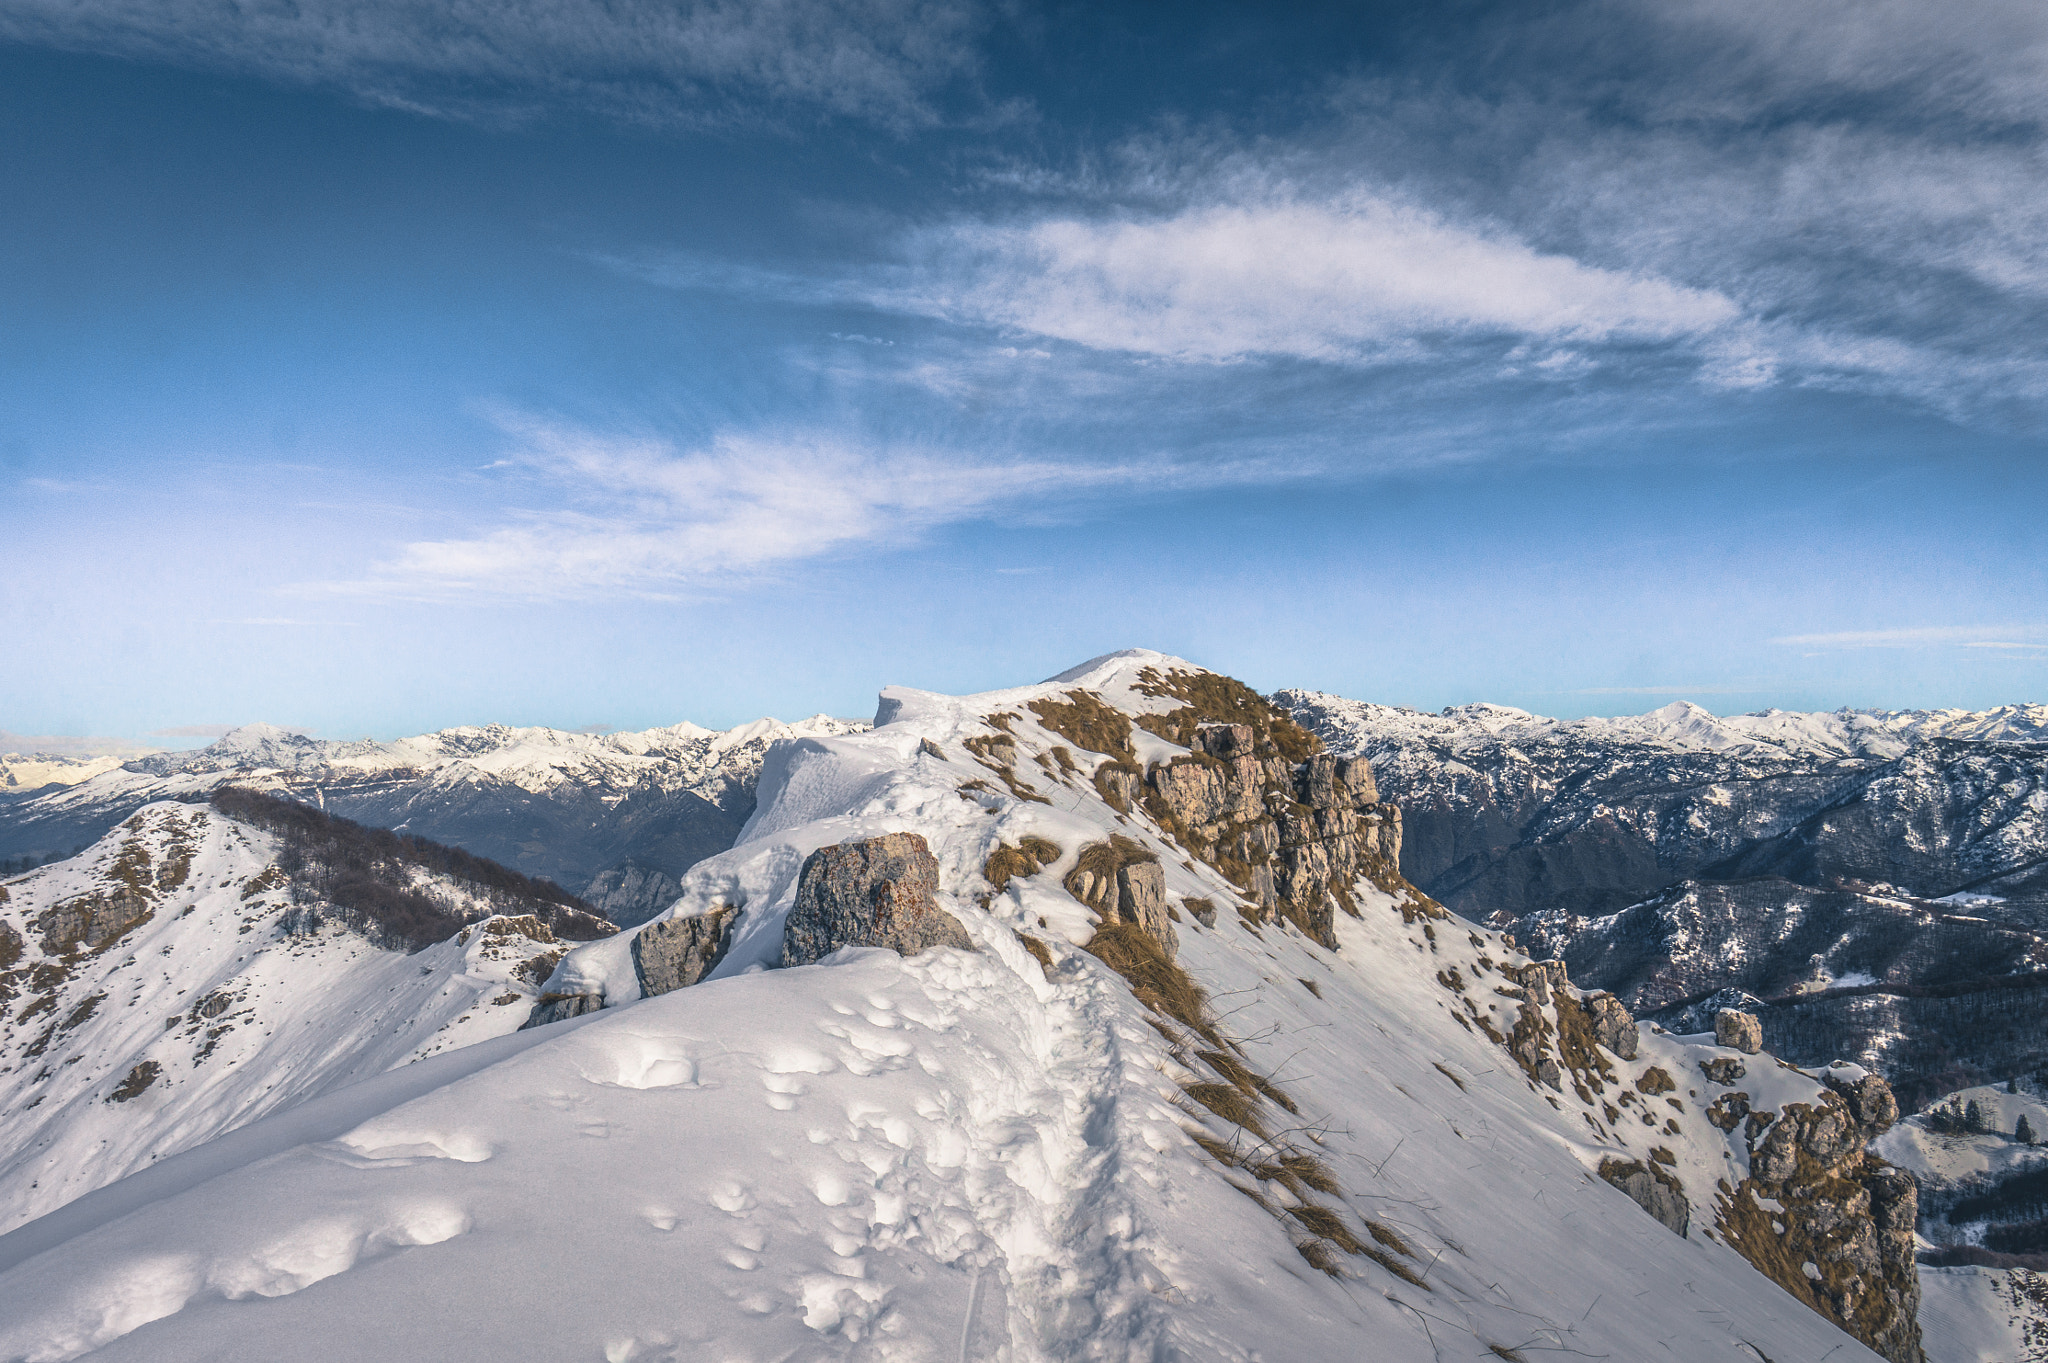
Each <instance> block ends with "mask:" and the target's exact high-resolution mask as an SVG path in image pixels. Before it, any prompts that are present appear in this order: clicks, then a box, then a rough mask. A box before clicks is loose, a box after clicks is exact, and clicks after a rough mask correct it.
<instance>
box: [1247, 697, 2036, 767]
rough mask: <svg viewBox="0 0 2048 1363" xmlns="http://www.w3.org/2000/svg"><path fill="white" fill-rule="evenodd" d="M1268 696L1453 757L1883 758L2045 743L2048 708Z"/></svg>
mask: <svg viewBox="0 0 2048 1363" xmlns="http://www.w3.org/2000/svg"><path fill="white" fill-rule="evenodd" d="M1274 699H1275V700H1276V701H1277V702H1279V703H1280V704H1281V705H1283V706H1285V707H1287V708H1289V709H1293V710H1309V711H1312V712H1314V713H1315V714H1316V716H1317V720H1318V725H1319V726H1330V727H1332V728H1334V729H1335V730H1337V731H1340V732H1346V733H1349V734H1351V735H1353V736H1354V738H1353V740H1352V741H1351V742H1350V743H1348V744H1347V743H1345V742H1343V741H1338V742H1333V743H1332V745H1331V746H1332V747H1333V748H1335V749H1338V750H1342V751H1357V752H1364V751H1370V750H1372V749H1373V748H1375V747H1378V746H1381V745H1384V744H1388V743H1398V744H1407V745H1417V744H1427V745H1445V746H1448V748H1449V749H1450V750H1451V751H1452V752H1457V751H1460V750H1463V749H1466V748H1469V747H1473V746H1476V745H1480V744H1487V743H1493V742H1499V741H1506V742H1535V741H1539V740H1548V739H1577V740H1581V741H1584V742H1587V743H1589V744H1598V745H1615V744H1630V745H1632V744H1646V745H1650V746H1653V747H1661V748H1665V749H1668V750H1671V751H1674V752H1725V753H1730V754H1735V755H1741V756H1780V757H1785V758H1793V759H1806V760H1810V759H1814V758H1837V759H1844V758H1865V759H1877V760H1886V761H1888V760H1890V759H1892V758H1894V757H1898V756H1899V755H1901V754H1902V753H1904V752H1905V751H1906V750H1907V749H1908V748H1911V747H1912V746H1913V745H1914V744H1916V743H1919V742H1922V741H1924V740H1926V739H1930V738H1967V739H2002V740H2006V741H2012V742H2036V743H2038V742H2043V741H2048V705H2005V706H2000V707H1998V708H1996V709H1993V710H1980V711H1970V710H1847V709H1844V710H1834V711H1825V712H1817V713H1800V712H1797V711H1789V710H1765V711H1761V712H1759V713H1756V714H1747V715H1727V716H1717V715H1715V714H1713V713H1712V712H1710V711H1708V710H1706V709H1704V708H1702V707H1701V706H1698V705H1695V704H1693V703H1692V702H1690V701H1673V702H1672V703H1671V704H1669V705H1666V706H1663V707H1661V708H1659V709H1655V710H1650V711H1647V712H1646V713H1644V714H1640V715H1624V716H1617V717H1613V718H1597V717H1589V718H1585V719H1572V720H1560V719H1549V718H1546V717H1544V716H1541V715H1532V714H1530V713H1529V712H1528V711H1525V710H1517V709H1514V708H1513V707H1511V706H1505V705H1460V706H1451V707H1447V708H1446V709H1444V710H1443V711H1442V712H1440V713H1438V714H1423V713H1420V712H1418V711H1414V710H1407V709H1402V708H1399V707H1395V706H1388V705H1375V704H1372V703H1371V702H1367V701H1354V700H1348V699H1346V698H1344V697H1341V696H1332V695H1327V694H1325V693H1322V692H1318V691H1306V690H1287V691H1282V692H1279V693H1277V694H1276V695H1275V697H1274Z"/></svg>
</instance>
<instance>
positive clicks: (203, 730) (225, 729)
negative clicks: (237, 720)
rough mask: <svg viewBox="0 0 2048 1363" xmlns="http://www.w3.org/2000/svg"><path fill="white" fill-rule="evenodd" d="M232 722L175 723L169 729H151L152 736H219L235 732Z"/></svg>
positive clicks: (150, 734)
mask: <svg viewBox="0 0 2048 1363" xmlns="http://www.w3.org/2000/svg"><path fill="white" fill-rule="evenodd" d="M234 730H235V726H234V725H232V724H174V725H172V726H171V727H170V728H168V729H151V730H150V731H149V736H150V737H151V738H219V737H220V736H221V735H222V734H229V733H233V732H234Z"/></svg>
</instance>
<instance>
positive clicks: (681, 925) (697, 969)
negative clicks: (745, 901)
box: [633, 904, 740, 998]
mask: <svg viewBox="0 0 2048 1363" xmlns="http://www.w3.org/2000/svg"><path fill="white" fill-rule="evenodd" d="M739 913H740V911H739V910H738V909H736V908H734V907H732V906H731V905H729V904H721V905H719V906H718V907H717V908H715V909H713V910H712V911H711V912H710V913H707V914H701V915H699V916H697V917H695V918H666V919H663V920H662V921H660V922H658V923H649V924H648V925H647V926H646V927H644V928H642V929H640V931H639V933H638V934H637V935H636V936H635V937H634V938H633V973H634V974H635V975H637V976H639V977H640V992H641V993H642V994H645V995H647V996H649V997H650V998H651V997H652V996H654V995H656V994H666V993H668V992H669V991H670V990H672V989H681V988H684V987H685V986H687V985H692V984H695V983H697V981H699V980H701V979H703V978H704V977H705V976H706V975H708V974H710V973H711V971H712V969H713V967H715V966H716V965H717V964H718V963H719V962H720V961H721V960H724V959H725V952H726V948H728V947H730V946H731V945H732V925H733V921H734V920H735V919H737V918H738V917H739Z"/></svg>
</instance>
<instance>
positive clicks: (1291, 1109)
mask: <svg viewBox="0 0 2048 1363" xmlns="http://www.w3.org/2000/svg"><path fill="white" fill-rule="evenodd" d="M1252 1083H1253V1084H1254V1085H1255V1086H1256V1087H1257V1088H1258V1090H1259V1093H1260V1094H1261V1095H1262V1096H1264V1097H1265V1099H1266V1100H1267V1101H1268V1102H1270V1103H1272V1104H1274V1105H1275V1106H1276V1107H1282V1108H1285V1109H1286V1110H1287V1112H1288V1113H1289V1115H1291V1116H1295V1117H1299V1116H1300V1115H1301V1109H1300V1108H1299V1107H1296V1106H1295V1103H1294V1100H1293V1099H1292V1098H1290V1097H1288V1096H1287V1095H1286V1094H1285V1093H1283V1092H1282V1091H1281V1089H1280V1086H1279V1085H1278V1084H1275V1083H1274V1082H1273V1081H1272V1080H1270V1079H1268V1078H1266V1077H1265V1076H1264V1075H1262V1074H1254V1075H1253V1076H1252Z"/></svg>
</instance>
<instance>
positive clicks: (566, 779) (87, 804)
mask: <svg viewBox="0 0 2048 1363" xmlns="http://www.w3.org/2000/svg"><path fill="white" fill-rule="evenodd" d="M858 727H860V726H859V725H857V724H854V723H851V722H849V721H846V720H836V719H832V718H830V717H828V716H825V715H818V716H815V717H813V718H811V719H807V720H803V721H800V722H798V723H795V724H784V723H781V722H779V721H777V720H773V719H762V720H756V721H755V722H753V723H751V724H745V725H741V726H740V727H739V728H736V729H728V730H712V729H703V728H699V727H698V726H696V725H694V724H677V725H673V726H670V727H668V728H662V729H649V730H647V731H645V732H643V733H617V734H582V733H568V732H565V731H563V730H560V729H540V728H526V729H519V728H508V727H506V726H504V725H485V726H482V727H465V728H456V729H443V730H441V731H440V732H438V733H431V734H423V735H420V736H418V737H415V738H402V739H399V740H397V741H395V742H391V743H380V742H375V741H371V740H362V741H358V742H329V741H324V740H320V739H312V738H307V737H305V736H303V735H300V734H295V733H292V732H290V731H288V730H285V729H280V728H278V727H276V726H275V725H269V724H251V725H245V726H244V727H242V728H239V729H236V730H234V731H233V732H232V733H229V734H228V735H226V736H225V737H223V738H221V739H220V740H219V741H218V742H215V743H213V744H211V745H209V746H207V747H204V748H199V749H196V750H193V751H189V752H175V753H158V754H155V755H153V756H149V757H144V758H139V759H135V760H132V761H129V762H126V763H124V764H122V765H121V766H119V767H118V768H117V769H114V770H108V771H103V772H101V773H100V774H98V775H96V776H93V777H91V778H90V779H87V780H83V781H79V782H76V783H74V784H72V785H69V786H67V787H64V788H62V789H57V790H48V791H45V792H43V793H41V794H39V795H37V796H35V797H33V798H29V799H23V800H19V801H13V802H4V803H0V860H5V859H8V858H13V857H21V856H43V855H48V854H50V853H52V852H68V851H71V850H73V849H75V848H77V847H79V846H81V845H83V844H86V843H90V842H93V841H95V840H97V839H98V838H100V837H101V836H102V835H104V834H105V833H106V832H107V830H108V829H110V828H112V827H114V826H115V825H116V824H118V823H120V822H121V821H122V820H123V819H125V818H127V817H128V816H129V815H130V814H131V813H133V812H134V811H135V810H137V809H139V808H141V807H142V806H143V805H145V804H149V803H151V802H153V801H157V800H183V799H191V798H194V797H196V796H199V795H203V794H204V793H205V792H207V791H210V790H212V789H214V788H215V787H217V786H220V785H223V784H228V783H232V784H235V785H241V786H254V787H257V788H261V789H267V790H276V791H282V792H286V793H289V794H290V795H292V796H293V797H294V798H296V799H301V800H304V801H307V802H309V803H315V804H318V805H319V806H320V807H321V808H324V809H327V810H330V811H332V812H334V813H336V814H339V815H343V816H345V817H347V818H351V819H354V820H356V821H357V822H359V823H365V824H370V825H373V826H376V827H381V828H396V829H401V830H404V831H407V832H411V833H415V834H417V835H419V836H421V837H425V838H431V839H433V840H435V841H437V842H444V843H451V844H454V845H456V846H459V847H464V848H467V849H468V850H470V851H472V852H474V853H476V854H477V855H479V856H484V857H489V858H491V859H492V860H494V861H498V862H502V863H503V864H505V865H507V866H511V867H514V868H515V869H517V870H520V871H523V872H525V873H526V874H528V875H535V876H545V877H547V878H549V879H551V880H554V881H556V882H557V883H559V884H561V885H564V886H567V887H568V888H570V889H572V890H577V891H579V892H581V891H585V890H586V889H588V890H590V891H593V892H594V895H595V897H594V898H593V903H595V905H596V907H597V908H598V910H599V911H600V912H603V913H607V914H611V915H614V916H615V918H614V921H619V922H637V921H639V920H640V919H642V918H644V917H646V916H647V915H648V914H651V913H654V912H657V911H659V910H660V909H662V908H664V907H666V899H665V898H664V896H665V895H666V894H668V892H669V890H670V889H671V888H672V887H673V884H674V879H673V878H674V877H676V876H678V875H680V874H681V873H682V872H683V871H685V870H687V869H688V868H689V867H690V866H692V865H694V864H695V863H696V862H698V861H700V860H702V859H703V858H704V857H707V856H710V855H711V854H712V853H714V852H720V851H723V850H724V849H725V848H727V847H729V846H731V845H732V840H733V837H734V835H735V834H737V833H738V832H739V830H740V828H741V826H742V825H743V824H745V822H746V819H747V816H748V814H749V813H750V812H751V811H752V809H753V788H754V780H755V776H756V774H757V773H758V772H759V770H760V765H761V758H762V756H763V754H765V753H766V752H767V750H768V747H769V745H770V744H771V743H773V742H775V741H776V740H778V739H782V738H791V737H800V736H804V735H810V734H840V733H847V732H850V731H852V730H854V729H856V728H858ZM634 869H638V870H639V871H640V875H639V876H637V877H634V876H631V874H630V873H631V871H633V870H634Z"/></svg>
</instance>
